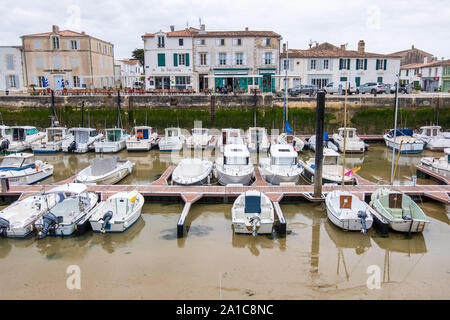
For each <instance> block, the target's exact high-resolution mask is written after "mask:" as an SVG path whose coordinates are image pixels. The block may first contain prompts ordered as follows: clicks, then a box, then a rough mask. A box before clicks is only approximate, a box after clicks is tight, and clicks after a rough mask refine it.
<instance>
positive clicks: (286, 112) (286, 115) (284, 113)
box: [283, 41, 289, 132]
mask: <svg viewBox="0 0 450 320" xmlns="http://www.w3.org/2000/svg"><path fill="white" fill-rule="evenodd" d="M288 43H289V42H288V41H286V60H285V61H284V64H283V66H284V106H283V132H286V128H285V123H286V121H287V119H288V110H287V104H288V97H287V90H288V88H287V87H288V81H287V68H286V63H287V64H288V65H289V46H288Z"/></svg>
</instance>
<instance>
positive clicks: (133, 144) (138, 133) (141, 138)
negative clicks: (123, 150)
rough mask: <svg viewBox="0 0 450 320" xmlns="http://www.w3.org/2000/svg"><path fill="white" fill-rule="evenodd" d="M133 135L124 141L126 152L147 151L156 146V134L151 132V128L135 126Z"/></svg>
mask: <svg viewBox="0 0 450 320" xmlns="http://www.w3.org/2000/svg"><path fill="white" fill-rule="evenodd" d="M133 132H134V134H133V135H132V136H131V137H128V138H127V140H126V146H127V150H128V151H149V150H150V149H151V148H152V147H153V145H155V144H156V139H157V138H158V133H156V132H153V131H152V127H148V126H137V127H134V129H133Z"/></svg>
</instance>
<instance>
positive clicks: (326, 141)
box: [308, 132, 338, 152]
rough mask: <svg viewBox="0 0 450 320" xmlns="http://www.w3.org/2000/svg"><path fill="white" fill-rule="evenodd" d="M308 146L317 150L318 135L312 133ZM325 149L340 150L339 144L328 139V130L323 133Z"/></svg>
mask: <svg viewBox="0 0 450 320" xmlns="http://www.w3.org/2000/svg"><path fill="white" fill-rule="evenodd" d="M308 148H309V149H311V150H312V151H314V152H316V135H312V136H311V137H310V138H309V140H308ZM323 149H324V150H325V149H331V150H333V151H338V148H337V146H336V145H335V144H334V143H332V142H331V141H330V140H329V139H328V132H324V133H323Z"/></svg>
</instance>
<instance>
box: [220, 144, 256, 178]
mask: <svg viewBox="0 0 450 320" xmlns="http://www.w3.org/2000/svg"><path fill="white" fill-rule="evenodd" d="M213 173H214V176H215V177H216V179H217V180H218V182H219V183H220V184H221V185H224V186H225V185H227V184H243V185H248V184H249V183H250V182H251V180H252V178H253V176H254V174H255V169H254V167H253V164H252V163H251V162H250V153H249V152H248V149H247V146H246V145H244V144H227V145H225V150H224V152H223V157H219V158H217V159H216V161H215V164H214V169H213Z"/></svg>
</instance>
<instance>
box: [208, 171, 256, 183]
mask: <svg viewBox="0 0 450 320" xmlns="http://www.w3.org/2000/svg"><path fill="white" fill-rule="evenodd" d="M214 175H215V177H216V179H217V180H218V182H219V183H220V184H221V185H223V186H226V185H227V184H243V185H249V184H250V182H251V181H252V178H253V172H250V173H246V174H243V175H231V174H227V173H226V172H224V171H222V170H220V169H217V168H216V169H215V170H214Z"/></svg>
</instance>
